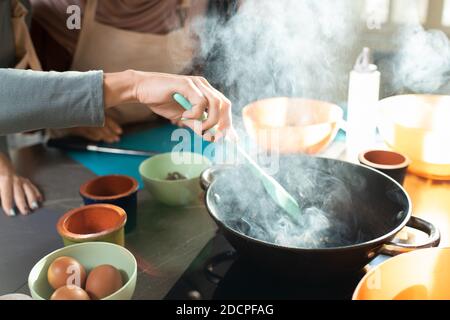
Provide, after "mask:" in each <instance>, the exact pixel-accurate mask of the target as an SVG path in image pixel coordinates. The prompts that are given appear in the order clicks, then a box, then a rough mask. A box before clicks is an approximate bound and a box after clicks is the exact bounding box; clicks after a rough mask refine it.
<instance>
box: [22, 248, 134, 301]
mask: <svg viewBox="0 0 450 320" xmlns="http://www.w3.org/2000/svg"><path fill="white" fill-rule="evenodd" d="M61 256H68V257H72V258H74V259H76V260H77V261H78V262H80V263H81V264H82V265H83V266H84V267H85V268H86V271H87V272H89V271H90V270H92V269H93V268H94V267H96V266H99V265H102V264H110V265H112V266H114V267H116V268H117V269H119V270H120V272H121V273H122V277H123V279H124V282H125V284H124V286H123V287H122V288H120V289H119V290H118V291H116V292H114V293H113V294H111V295H109V296H107V297H106V298H103V299H102V300H131V297H132V296H133V293H134V289H135V287H136V278H137V262H136V259H135V258H134V256H133V255H132V254H131V252H130V251H128V250H127V249H125V248H124V247H121V246H119V245H117V244H113V243H108V242H85V243H80V244H74V245H71V246H68V247H64V248H62V249H58V250H56V251H53V252H52V253H50V254H48V255H46V256H45V257H43V258H42V259H41V260H39V262H38V263H36V264H35V265H34V267H33V269H31V272H30V275H29V276H28V287H29V288H30V292H31V296H32V297H33V299H36V300H48V299H50V296H51V295H52V293H53V291H54V290H53V289H52V287H50V284H49V283H48V281H47V270H48V267H49V266H50V264H51V263H52V262H53V261H54V260H55V259H56V258H58V257H61Z"/></svg>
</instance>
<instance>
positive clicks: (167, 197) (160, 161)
mask: <svg viewBox="0 0 450 320" xmlns="http://www.w3.org/2000/svg"><path fill="white" fill-rule="evenodd" d="M210 166H211V161H210V160H209V159H208V158H206V157H204V156H202V155H201V154H197V153H191V152H170V153H163V154H159V155H156V156H153V157H151V158H149V159H147V160H145V161H144V162H142V163H141V165H140V166H139V173H140V174H141V177H142V180H143V181H144V185H145V187H146V188H147V190H148V191H149V192H150V193H151V194H152V196H153V197H154V198H155V199H156V200H158V201H160V202H162V203H164V204H167V205H170V206H183V205H188V204H192V203H196V202H199V200H200V194H201V193H202V190H201V188H200V182H199V177H200V174H201V173H202V172H203V170H205V169H207V168H208V167H210ZM174 172H178V173H180V174H182V175H184V176H185V177H186V178H187V179H182V180H167V179H166V178H167V175H168V174H169V173H174Z"/></svg>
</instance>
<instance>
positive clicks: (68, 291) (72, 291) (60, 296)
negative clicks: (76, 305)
mask: <svg viewBox="0 0 450 320" xmlns="http://www.w3.org/2000/svg"><path fill="white" fill-rule="evenodd" d="M50 300H91V298H90V297H89V295H88V294H87V292H86V291H84V290H83V289H81V288H80V287H77V286H73V285H69V286H62V287H60V288H58V289H56V290H55V292H53V294H52V296H51V297H50Z"/></svg>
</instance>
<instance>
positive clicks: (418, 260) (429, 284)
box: [353, 248, 450, 300]
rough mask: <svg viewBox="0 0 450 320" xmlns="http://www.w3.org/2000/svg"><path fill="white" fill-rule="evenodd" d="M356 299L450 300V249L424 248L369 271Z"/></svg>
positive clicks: (355, 293)
mask: <svg viewBox="0 0 450 320" xmlns="http://www.w3.org/2000/svg"><path fill="white" fill-rule="evenodd" d="M353 299H354V300H449V299H450V248H431V249H421V250H417V251H413V252H409V253H404V254H401V255H398V256H396V257H394V258H391V259H389V260H387V261H385V262H383V263H382V264H380V265H378V266H376V267H375V268H373V269H372V270H371V271H369V272H368V273H367V274H366V275H365V276H364V278H363V279H362V280H361V281H360V283H359V284H358V286H357V287H356V290H355V292H354V294H353Z"/></svg>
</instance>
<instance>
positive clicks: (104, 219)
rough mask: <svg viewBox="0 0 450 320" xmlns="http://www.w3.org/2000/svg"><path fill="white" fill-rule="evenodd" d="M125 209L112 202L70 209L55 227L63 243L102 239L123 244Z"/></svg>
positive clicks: (70, 243)
mask: <svg viewBox="0 0 450 320" xmlns="http://www.w3.org/2000/svg"><path fill="white" fill-rule="evenodd" d="M126 221H127V215H126V213H125V210H123V209H122V208H120V207H117V206H114V205H112V204H91V205H87V206H83V207H80V208H76V209H73V210H70V211H69V212H67V213H65V214H64V215H63V216H62V217H61V218H60V219H59V221H58V223H57V225H56V229H57V231H58V233H59V234H60V236H61V237H62V239H63V242H64V245H66V246H68V245H72V244H74V243H80V242H92V241H102V242H111V243H115V244H118V245H121V246H123V245H125V232H124V226H125V223H126Z"/></svg>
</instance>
